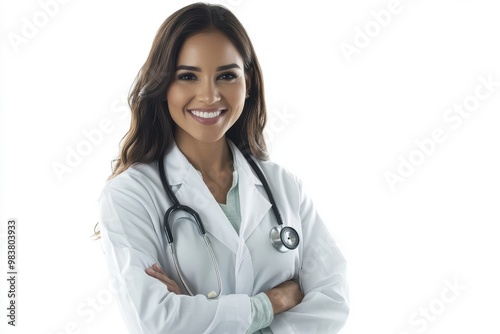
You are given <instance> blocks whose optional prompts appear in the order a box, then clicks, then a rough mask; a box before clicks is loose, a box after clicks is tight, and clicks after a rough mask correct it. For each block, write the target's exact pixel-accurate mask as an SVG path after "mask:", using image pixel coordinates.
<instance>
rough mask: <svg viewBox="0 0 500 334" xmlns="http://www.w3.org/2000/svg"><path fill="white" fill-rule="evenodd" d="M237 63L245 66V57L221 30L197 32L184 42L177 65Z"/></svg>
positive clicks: (202, 65)
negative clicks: (243, 57)
mask: <svg viewBox="0 0 500 334" xmlns="http://www.w3.org/2000/svg"><path fill="white" fill-rule="evenodd" d="M230 63H236V64H239V65H240V66H241V68H243V59H242V57H241V55H240V53H239V52H238V50H237V49H236V47H235V46H234V45H233V43H231V41H230V40H229V39H228V38H227V37H226V35H224V34H223V33H221V32H219V31H213V32H204V33H198V34H195V35H193V36H191V37H189V38H188V39H186V41H185V42H184V45H183V46H182V48H181V51H180V53H179V57H178V58H177V65H192V66H199V67H204V65H205V66H206V67H212V66H214V67H218V66H221V65H226V64H230Z"/></svg>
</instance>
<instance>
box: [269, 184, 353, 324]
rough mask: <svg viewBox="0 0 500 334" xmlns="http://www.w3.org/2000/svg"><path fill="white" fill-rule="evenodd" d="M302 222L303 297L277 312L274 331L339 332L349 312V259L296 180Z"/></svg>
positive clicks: (301, 274)
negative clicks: (292, 305) (293, 305)
mask: <svg viewBox="0 0 500 334" xmlns="http://www.w3.org/2000/svg"><path fill="white" fill-rule="evenodd" d="M297 186H298V191H299V196H300V208H299V210H300V219H301V223H302V243H303V249H302V263H301V269H300V271H299V281H300V286H301V288H302V291H303V292H304V299H303V300H302V302H301V303H300V304H299V305H297V306H295V307H294V308H292V309H290V310H288V311H286V312H283V313H281V314H278V315H275V317H274V321H273V322H272V323H271V326H270V328H271V329H272V331H273V333H274V334H282V333H283V334H284V333H329V334H332V333H338V332H339V331H340V330H341V329H342V327H343V326H344V324H345V322H346V320H347V316H348V313H349V305H348V289H347V281H346V261H345V259H344V257H343V255H342V254H341V252H340V250H339V249H338V247H337V245H336V244H335V242H334V241H333V239H332V238H331V236H330V233H329V232H328V229H327V228H326V226H325V224H324V223H323V221H322V219H321V218H320V216H319V215H318V213H317V212H316V210H315V208H314V206H313V203H312V201H311V199H310V198H309V197H308V196H306V194H305V193H304V192H303V189H302V184H301V182H300V181H297Z"/></svg>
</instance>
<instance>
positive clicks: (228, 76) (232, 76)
mask: <svg viewBox="0 0 500 334" xmlns="http://www.w3.org/2000/svg"><path fill="white" fill-rule="evenodd" d="M237 77H238V75H237V74H236V73H233V72H227V73H223V74H221V75H219V79H222V80H234V79H236V78H237Z"/></svg>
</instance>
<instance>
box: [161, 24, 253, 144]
mask: <svg viewBox="0 0 500 334" xmlns="http://www.w3.org/2000/svg"><path fill="white" fill-rule="evenodd" d="M248 88H249V87H248V85H247V80H246V76H245V73H244V67H243V59H242V57H241V55H240V54H239V53H238V51H237V50H236V48H235V47H234V45H233V44H232V43H231V42H230V41H229V39H227V37H226V36H225V35H224V34H222V33H220V32H209V33H200V34H197V35H194V36H192V37H190V38H188V39H187V40H186V41H185V43H184V45H183V47H182V49H181V51H180V54H179V57H178V59H177V64H176V73H175V75H174V80H173V82H172V84H171V85H170V87H169V89H168V91H167V103H168V109H169V111H170V115H171V116H172V119H173V120H174V122H175V123H176V125H177V129H176V134H175V138H176V141H177V144H180V143H179V142H192V141H193V140H194V141H198V142H204V143H214V142H217V141H219V140H221V139H223V138H224V136H225V133H226V131H227V130H228V129H229V128H230V127H231V126H232V125H233V124H234V123H235V122H236V121H237V120H238V118H239V117H240V115H241V112H242V110H243V106H244V104H245V96H246V92H247V90H248Z"/></svg>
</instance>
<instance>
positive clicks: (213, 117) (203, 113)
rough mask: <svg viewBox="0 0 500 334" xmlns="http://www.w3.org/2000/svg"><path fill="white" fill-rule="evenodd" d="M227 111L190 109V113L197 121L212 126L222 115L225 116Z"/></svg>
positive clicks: (219, 109)
mask: <svg viewBox="0 0 500 334" xmlns="http://www.w3.org/2000/svg"><path fill="white" fill-rule="evenodd" d="M226 111H227V109H224V108H210V109H205V108H199V109H188V112H189V113H190V114H191V116H193V117H194V118H195V119H196V120H198V121H200V122H201V123H203V124H207V125H208V124H212V123H213V122H214V121H215V122H216V121H217V120H218V119H219V117H220V116H221V115H223V114H224V113H225V112H226Z"/></svg>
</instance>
